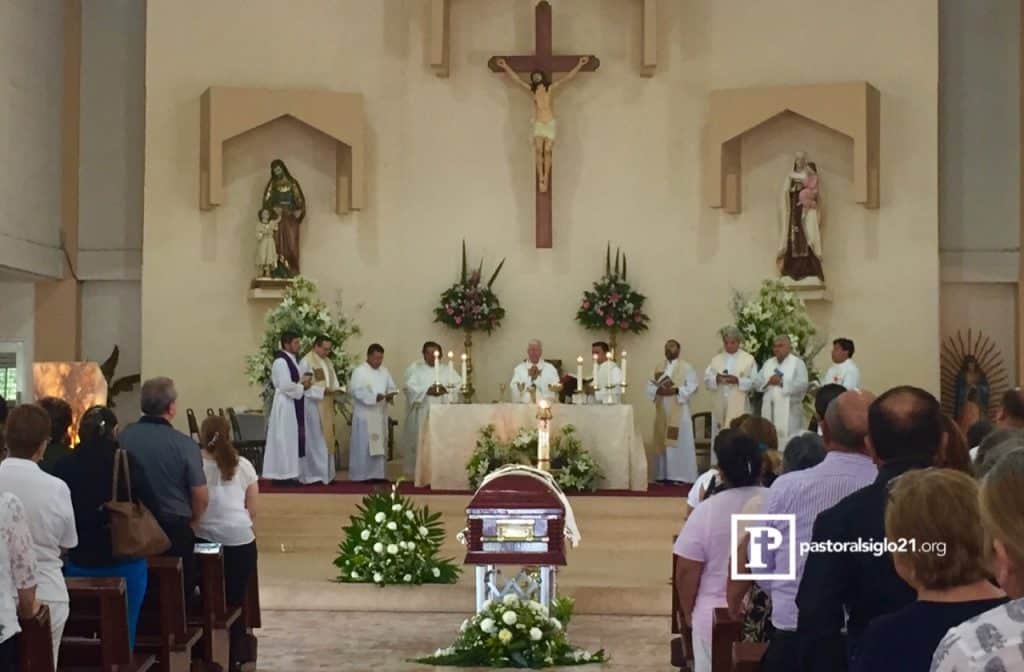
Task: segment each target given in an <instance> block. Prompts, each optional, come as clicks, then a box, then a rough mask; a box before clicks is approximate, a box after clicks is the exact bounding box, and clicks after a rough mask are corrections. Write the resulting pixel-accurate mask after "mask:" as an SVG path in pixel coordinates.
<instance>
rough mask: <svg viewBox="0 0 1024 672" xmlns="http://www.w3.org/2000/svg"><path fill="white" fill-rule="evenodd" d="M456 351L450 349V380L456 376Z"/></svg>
mask: <svg viewBox="0 0 1024 672" xmlns="http://www.w3.org/2000/svg"><path fill="white" fill-rule="evenodd" d="M454 362H455V353H454V352H452V351H451V350H449V351H448V380H451V379H452V378H453V377H455V363H454Z"/></svg>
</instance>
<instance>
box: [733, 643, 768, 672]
mask: <svg viewBox="0 0 1024 672" xmlns="http://www.w3.org/2000/svg"><path fill="white" fill-rule="evenodd" d="M767 650H768V645H767V644H762V643H761V642H733V645H732V669H731V670H730V672H761V658H763V657H764V652H765V651H767Z"/></svg>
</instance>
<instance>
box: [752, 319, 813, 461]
mask: <svg viewBox="0 0 1024 672" xmlns="http://www.w3.org/2000/svg"><path fill="white" fill-rule="evenodd" d="M772 352H774V353H775V356H774V357H771V358H769V359H768V361H767V362H765V363H764V366H763V367H761V374H760V375H759V376H758V380H757V389H758V390H759V391H761V392H763V393H764V399H763V401H762V402H761V417H763V418H765V419H767V420H770V421H771V423H772V424H773V425H775V431H776V433H777V434H778V436H779V448H780V449H782V450H784V449H785V446H786V443H787V442H788V441H789V439H790V437H792V436H795V435H796V434H799V433H800V432H802V431H804V430H805V429H807V418H806V417H804V397H805V396H806V395H807V388H808V387H809V383H808V380H807V366H806V365H805V364H804V363H803V360H801V359H800V358H799V357H797V356H796V355H794V354H793V344H792V342H791V341H790V340H789V336H776V337H775V342H774V343H773V344H772Z"/></svg>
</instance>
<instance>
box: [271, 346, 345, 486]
mask: <svg viewBox="0 0 1024 672" xmlns="http://www.w3.org/2000/svg"><path fill="white" fill-rule="evenodd" d="M280 343H281V349H280V350H279V351H278V352H277V353H276V354H275V355H274V363H273V364H272V365H271V367H270V380H271V384H272V385H273V387H274V402H273V405H272V406H271V408H270V417H269V418H268V419H267V444H266V446H265V448H264V458H263V477H264V478H269V479H271V480H274V481H280V482H282V484H294V483H296V482H299V483H303V484H309V483H330V482H331V480H333V475H332V474H329V473H328V472H329V470H330V457H329V456H328V452H329V451H328V449H327V444H326V443H325V442H324V434H323V430H322V428H321V423H320V411H319V409H318V407H317V404H318V403H319V402H320V401H322V400H323V399H324V398H325V392H326V386H324V385H314V384H313V379H314V374H313V371H312V370H311V369H310V368H309V366H308V365H307V364H304V363H302V362H300V361H299V350H300V349H301V348H302V341H301V339H300V338H299V335H298V334H296V333H295V332H291V331H286V332H284V333H283V334H281V341H280ZM325 382H326V381H325Z"/></svg>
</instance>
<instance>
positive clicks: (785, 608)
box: [730, 392, 878, 672]
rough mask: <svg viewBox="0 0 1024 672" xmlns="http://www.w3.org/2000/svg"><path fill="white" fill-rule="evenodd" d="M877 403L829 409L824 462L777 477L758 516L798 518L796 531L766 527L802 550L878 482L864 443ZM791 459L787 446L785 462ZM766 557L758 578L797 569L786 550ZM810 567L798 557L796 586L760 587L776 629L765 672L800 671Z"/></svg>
mask: <svg viewBox="0 0 1024 672" xmlns="http://www.w3.org/2000/svg"><path fill="white" fill-rule="evenodd" d="M873 400H874V396H873V395H871V394H870V393H867V392H844V393H843V394H842V395H840V396H839V397H837V398H836V399H835V400H834V401H833V402H832V403H831V404H829V407H828V410H827V411H826V412H825V417H824V419H823V422H822V432H823V434H824V444H825V449H826V450H827V453H826V455H825V459H824V460H823V461H822V462H821V463H820V464H818V465H816V466H813V467H811V468H809V469H805V470H796V471H787V472H785V473H783V474H782V475H781V476H779V477H778V478H777V479H776V480H775V482H774V483H773V484H772V487H771V488H769V489H768V491H767V493H766V495H765V498H764V502H763V506H762V507H761V510H760V511H759V513H763V514H766V515H779V514H783V515H786V514H788V515H792V516H795V520H796V526H795V529H792V530H791V529H789V525H788V524H787V523H785V522H782V521H770V522H766V523H764V525H765V526H768V527H774V528H775V529H777V530H779V531H780V532H781V533H782V534H783V535H787V536H789V535H792V538H793V539H794V543H795V544H796V546H797V547H798V548H799V547H800V545H801V544H803V543H806V542H808V541H810V540H811V534H812V526H813V525H814V521H815V519H816V518H817V516H818V515H819V514H820V513H821V512H822V511H825V510H826V509H830V508H831V507H833V506H835V505H836V504H838V503H839V502H840V501H841V500H842V499H843V498H844V497H846V496H847V495H850V494H852V493H854V492H856V491H857V490H860V489H861V488H863V487H864V486H867V485H869V484H870V483H871V482H872V481H874V480H875V478H876V477H877V475H878V470H877V469H876V468H875V465H874V462H873V461H872V459H871V457H870V456H869V454H868V448H867V442H866V441H867V435H868V408H869V406H870V405H871V402H872V401H873ZM806 436H811V437H813V436H815V435H813V434H809V435H806ZM790 445H792V442H791V444H790ZM787 458H789V446H787V448H786V453H785V455H784V457H783V460H784V461H785V460H786V459H787ZM763 553H764V564H765V568H764V569H759V570H758V571H759V572H763V573H765V574H785V573H787V572H789V571H790V570H791V569H793V568H791V567H790V565H789V552H788V546H787V545H785V544H783V545H781V546H780V547H779V548H778V549H775V550H770V549H768V550H765V551H763ZM741 555H745V554H742V553H741ZM806 561H807V556H805V555H803V554H797V556H796V567H795V572H794V573H795V576H796V578H795V579H794V580H793V581H783V580H773V581H762V582H760V585H761V587H762V588H763V589H764V590H765V591H767V592H768V593H769V595H770V596H771V601H772V616H771V620H772V626H773V628H774V632H773V634H772V636H771V639H770V641H769V645H768V650H767V652H766V653H765V656H764V658H763V660H762V662H761V665H762V670H763V671H764V672H775V671H776V670H777V671H779V672H783V671H787V670H795V669H798V666H799V647H798V642H797V634H796V630H797V613H798V610H797V605H796V597H797V589H798V588H799V586H800V580H801V577H802V576H803V572H804V568H805V563H806ZM744 583H745V582H742V581H730V589H731V591H732V590H733V589H737V588H738V589H739V590H740V591H742V588H743V584H744ZM734 584H738V585H734ZM731 591H730V592H731ZM733 601H735V598H733Z"/></svg>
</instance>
